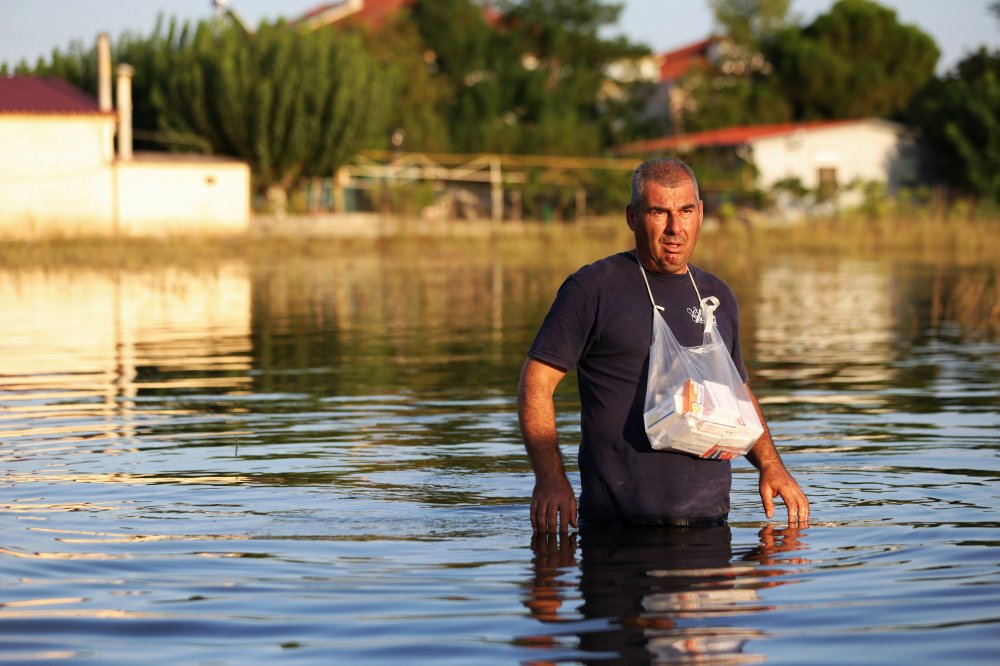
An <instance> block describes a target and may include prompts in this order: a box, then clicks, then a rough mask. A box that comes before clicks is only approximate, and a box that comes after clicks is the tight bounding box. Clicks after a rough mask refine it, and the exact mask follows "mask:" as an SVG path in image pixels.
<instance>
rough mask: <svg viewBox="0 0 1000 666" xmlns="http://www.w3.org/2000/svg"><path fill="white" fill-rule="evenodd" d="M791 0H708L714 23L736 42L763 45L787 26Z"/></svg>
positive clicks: (752, 45)
mask: <svg viewBox="0 0 1000 666" xmlns="http://www.w3.org/2000/svg"><path fill="white" fill-rule="evenodd" d="M790 5H791V0H709V7H711V9H712V15H713V16H714V17H715V22H716V23H718V24H719V25H720V26H721V28H722V30H723V32H724V33H725V34H726V35H727V36H728V37H729V38H730V39H731V40H733V41H734V42H735V43H737V44H740V45H743V46H750V47H753V48H760V47H761V46H762V45H763V44H764V42H766V41H767V40H768V39H770V38H771V36H773V35H774V34H776V33H777V32H778V31H779V30H781V29H783V28H786V27H787V26H788V9H789V6H790Z"/></svg>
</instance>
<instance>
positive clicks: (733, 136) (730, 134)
mask: <svg viewBox="0 0 1000 666" xmlns="http://www.w3.org/2000/svg"><path fill="white" fill-rule="evenodd" d="M856 122H858V120H815V121H809V122H798V123H775V124H771V125H741V126H739V127H722V128H720V129H713V130H706V131H704V132H693V133H691V134H677V135H674V136H665V137H661V138H659V139H650V140H648V141H638V142H635V143H630V144H627V145H624V146H621V147H620V148H619V149H618V150H617V152H619V153H622V154H636V153H651V152H656V151H661V150H690V149H693V148H706V147H709V146H715V147H731V146H742V145H744V144H746V143H749V142H750V141H753V140H754V139H760V138H763V137H766V136H779V135H782V134H791V133H793V132H798V131H803V132H808V131H812V130H817V129H826V128H828V127H833V126H835V125H843V124H846V123H856Z"/></svg>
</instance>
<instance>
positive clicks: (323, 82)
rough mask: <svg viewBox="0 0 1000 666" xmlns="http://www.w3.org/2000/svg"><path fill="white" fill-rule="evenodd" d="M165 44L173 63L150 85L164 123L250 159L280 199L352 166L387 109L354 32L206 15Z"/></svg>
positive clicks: (260, 183) (261, 184) (261, 185)
mask: <svg viewBox="0 0 1000 666" xmlns="http://www.w3.org/2000/svg"><path fill="white" fill-rule="evenodd" d="M164 42H165V45H166V46H167V47H168V48H169V52H170V57H169V64H168V65H167V66H166V67H165V68H164V70H163V72H162V73H161V75H160V76H161V80H160V81H158V83H157V85H156V88H155V89H154V91H153V104H154V105H155V106H156V107H157V109H158V110H159V121H160V122H159V125H160V129H163V130H166V131H172V132H186V133H192V134H197V135H199V136H202V137H204V138H205V139H206V140H207V141H208V142H209V144H210V145H211V147H212V151H213V152H217V153H222V154H226V155H233V156H235V157H239V158H243V159H245V160H247V161H248V162H250V164H251V165H252V169H253V175H254V182H255V185H256V187H257V189H258V190H260V191H264V192H269V193H270V194H271V196H272V197H273V198H274V199H275V200H276V201H278V202H280V201H281V199H282V197H283V195H284V194H285V193H286V192H287V191H288V190H289V189H290V188H292V187H294V186H295V185H296V184H297V183H298V182H300V180H301V179H302V178H304V177H306V176H310V175H318V174H329V173H332V172H333V171H334V170H335V169H336V168H337V167H338V166H340V165H342V164H344V163H346V162H347V161H348V160H349V159H350V158H351V157H352V156H353V155H354V154H355V153H356V152H357V151H358V150H359V149H360V148H361V146H362V144H363V143H364V141H365V139H366V138H367V137H368V135H369V132H370V129H371V126H372V124H377V123H379V122H380V120H381V114H380V112H381V110H382V109H384V108H385V106H386V105H385V92H386V91H385V88H384V85H383V80H382V79H381V78H380V76H379V71H378V67H377V66H376V63H375V61H374V60H373V59H372V58H371V57H370V56H369V55H368V53H367V52H366V51H365V50H364V48H363V46H362V44H361V42H360V40H359V39H357V38H355V37H353V36H350V35H345V34H342V33H337V32H335V31H332V30H315V31H300V30H298V29H296V28H295V27H293V26H290V25H288V24H285V23H283V22H278V23H275V24H261V25H260V27H259V28H258V29H257V30H256V31H255V32H254V34H253V35H249V36H248V35H247V34H245V33H244V32H243V30H242V29H241V28H239V27H238V26H235V25H233V24H232V23H229V22H223V23H220V22H218V21H208V22H202V23H199V24H198V25H197V27H196V28H194V29H193V30H186V29H185V30H181V31H180V32H178V33H175V34H173V35H168V36H167V38H165V39H164Z"/></svg>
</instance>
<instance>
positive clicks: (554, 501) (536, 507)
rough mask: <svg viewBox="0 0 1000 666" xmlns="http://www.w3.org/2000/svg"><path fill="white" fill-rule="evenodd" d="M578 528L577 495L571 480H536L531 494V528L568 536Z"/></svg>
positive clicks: (564, 478) (563, 478) (536, 530)
mask: <svg viewBox="0 0 1000 666" xmlns="http://www.w3.org/2000/svg"><path fill="white" fill-rule="evenodd" d="M570 527H574V528H575V527H576V495H574V494H573V487H572V486H570V484H569V479H567V478H566V477H565V476H563V477H562V478H561V479H558V478H557V479H553V480H550V481H545V480H536V481H535V490H534V491H533V492H532V493H531V528H532V529H533V530H534V531H535V532H556V531H558V532H559V533H560V534H566V533H567V532H569V528H570Z"/></svg>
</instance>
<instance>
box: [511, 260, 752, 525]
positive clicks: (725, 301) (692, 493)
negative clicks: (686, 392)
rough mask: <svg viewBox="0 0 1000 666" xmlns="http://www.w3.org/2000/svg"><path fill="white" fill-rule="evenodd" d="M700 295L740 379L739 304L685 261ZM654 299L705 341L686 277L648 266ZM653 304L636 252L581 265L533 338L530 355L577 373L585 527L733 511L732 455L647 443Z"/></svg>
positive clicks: (685, 336) (690, 342) (689, 340)
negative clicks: (708, 301)
mask: <svg viewBox="0 0 1000 666" xmlns="http://www.w3.org/2000/svg"><path fill="white" fill-rule="evenodd" d="M688 268H689V270H690V272H691V275H692V276H693V277H694V279H695V282H696V283H697V285H698V289H699V291H700V292H701V296H702V297H703V298H707V297H708V296H715V297H717V298H718V299H719V307H718V309H717V310H716V311H715V317H716V322H717V325H718V327H719V332H720V333H721V335H722V338H723V340H725V342H726V346H727V347H728V348H729V351H730V354H731V355H732V357H733V362H734V364H735V365H736V368H737V369H738V370H739V372H740V375H741V376H742V377H743V379H744V381H745V380H746V377H747V372H746V368H745V366H744V364H743V357H742V355H741V354H740V346H739V307H738V305H737V303H736V297H735V296H734V295H733V291H732V289H730V288H729V286H728V285H727V284H726V283H725V282H723V281H722V280H720V279H719V278H717V277H716V276H714V275H712V274H710V273H707V272H705V271H703V270H700V269H698V268H697V267H695V266H690V265H689V267H688ZM646 275H647V276H648V278H649V284H650V289H651V290H652V292H653V297H654V298H655V299H656V304H657V305H660V306H664V307H665V311H664V312H663V316H664V318H665V319H666V322H667V324H668V325H669V326H670V330H671V331H672V332H673V334H674V337H676V338H677V340H678V342H680V343H681V344H682V345H684V346H686V347H693V346H697V345H700V344H702V335H703V332H704V323H703V319H702V317H701V312H700V307H699V302H698V296H697V294H696V292H695V290H694V287H693V286H692V284H691V278H690V277H689V276H688V275H686V274H685V275H663V274H659V273H651V272H649V271H647V272H646ZM652 325H653V320H652V305H651V304H650V302H649V295H648V293H647V291H646V285H645V283H644V282H643V279H642V273H641V272H640V270H639V264H638V262H637V261H636V258H635V255H634V254H633V253H632V252H621V253H619V254H615V255H612V256H610V257H607V258H605V259H602V260H600V261H597V262H595V263H593V264H589V265H587V266H584V267H583V268H581V269H580V270H579V271H577V272H576V273H574V274H573V275H571V276H569V277H568V278H567V279H566V281H565V282H564V283H563V284H562V286H561V287H560V288H559V293H558V294H557V295H556V298H555V301H554V302H553V304H552V307H551V308H550V310H549V312H548V314H547V315H546V316H545V320H544V321H543V322H542V326H541V328H540V330H539V331H538V334H537V336H536V337H535V341H534V343H533V344H532V346H531V349H530V350H529V351H528V355H529V356H530V357H532V358H535V359H538V360H540V361H544V362H546V363H549V364H551V365H554V366H556V367H559V368H562V369H564V370H570V369H572V368H573V367H576V369H577V378H578V382H579V391H580V404H581V414H580V421H581V428H582V438H581V441H580V450H579V465H580V480H581V486H582V487H581V492H580V501H579V513H580V519H581V521H583V522H585V523H602V522H618V523H626V524H643V523H653V524H656V523H665V522H666V523H669V522H685V521H702V520H718V519H720V518H725V516H726V515H727V514H728V513H729V491H730V486H731V484H732V471H731V468H730V464H729V461H726V460H702V459H700V458H696V457H694V456H691V455H687V454H684V453H675V452H672V451H656V450H654V449H653V448H652V447H651V446H650V445H649V440H648V439H647V438H646V431H645V429H644V427H643V421H642V411H643V401H644V399H645V396H646V374H647V371H648V364H649V344H650V340H651V338H652Z"/></svg>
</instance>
